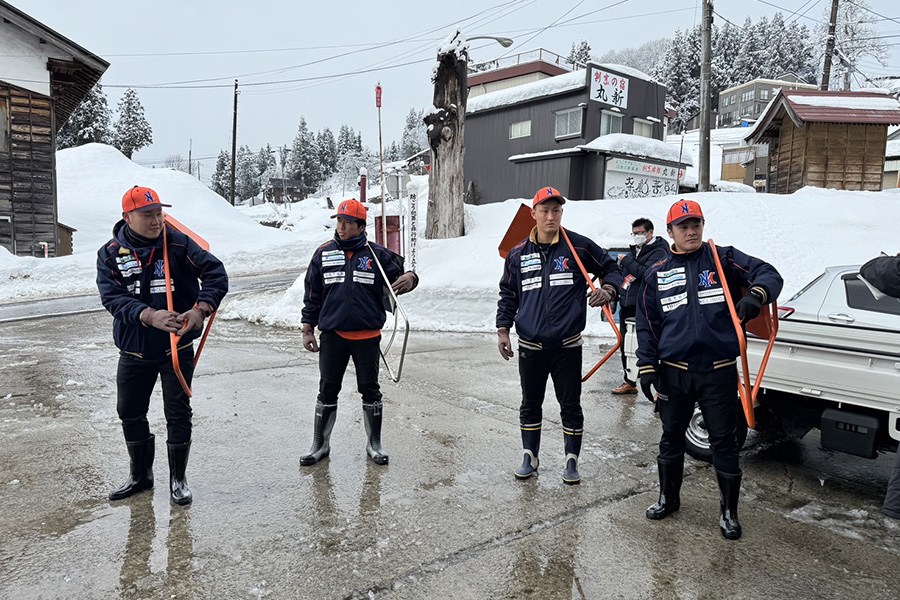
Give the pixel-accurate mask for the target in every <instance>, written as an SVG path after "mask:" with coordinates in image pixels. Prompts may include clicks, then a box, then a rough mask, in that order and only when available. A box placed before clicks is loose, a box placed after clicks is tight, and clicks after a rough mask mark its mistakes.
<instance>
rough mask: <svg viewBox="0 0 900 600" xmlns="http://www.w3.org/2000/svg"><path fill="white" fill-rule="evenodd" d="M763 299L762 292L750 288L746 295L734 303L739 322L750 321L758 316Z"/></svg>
mask: <svg viewBox="0 0 900 600" xmlns="http://www.w3.org/2000/svg"><path fill="white" fill-rule="evenodd" d="M763 300H765V296H764V295H763V292H761V291H760V290H758V289H756V288H750V291H749V292H747V295H746V296H744V297H743V298H741V299H740V300H738V303H737V304H735V305H734V309H735V311H736V312H737V316H738V319H740V320H741V323H746V322H747V321H752V320H753V319H755V318H756V317H758V316H759V311H760V310H762V303H763Z"/></svg>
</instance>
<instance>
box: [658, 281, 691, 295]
mask: <svg viewBox="0 0 900 600" xmlns="http://www.w3.org/2000/svg"><path fill="white" fill-rule="evenodd" d="M684 285H685V280H684V279H677V280H675V281H673V282H671V283H664V284H661V285H659V286H657V289H658V290H659V291H661V292H664V291H666V290H671V289H672V288H674V287H684Z"/></svg>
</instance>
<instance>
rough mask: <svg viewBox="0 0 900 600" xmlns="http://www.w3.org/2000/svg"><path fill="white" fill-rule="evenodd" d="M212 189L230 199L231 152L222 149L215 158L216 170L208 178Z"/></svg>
mask: <svg viewBox="0 0 900 600" xmlns="http://www.w3.org/2000/svg"><path fill="white" fill-rule="evenodd" d="M209 187H210V189H211V190H212V191H214V192H215V193H217V194H218V195H220V196H222V197H223V198H225V199H226V200H228V201H229V202H230V201H231V153H230V152H226V151H225V150H222V151H220V152H219V156H218V157H217V158H216V170H215V171H214V172H213V175H212V178H211V179H210V184H209Z"/></svg>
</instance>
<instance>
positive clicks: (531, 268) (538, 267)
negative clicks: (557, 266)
mask: <svg viewBox="0 0 900 600" xmlns="http://www.w3.org/2000/svg"><path fill="white" fill-rule="evenodd" d="M540 270H541V265H540V264H537V265H529V266H527V267H526V266H524V265H523V266H522V268H521V269H519V271H520V272H521V273H531V272H532V271H540Z"/></svg>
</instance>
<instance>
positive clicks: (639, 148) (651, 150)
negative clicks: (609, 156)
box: [578, 133, 693, 165]
mask: <svg viewBox="0 0 900 600" xmlns="http://www.w3.org/2000/svg"><path fill="white" fill-rule="evenodd" d="M578 147H579V148H581V149H582V150H587V151H593V152H615V153H617V154H628V155H631V156H638V157H641V158H655V159H657V160H664V161H668V162H673V163H677V162H678V159H679V151H678V148H677V147H676V146H675V145H673V144H667V143H666V142H663V141H661V140H654V139H652V138H645V137H643V136H640V135H632V134H630V133H613V134H610V135H601V136H600V137H598V138H596V139H594V140H593V141H591V142H588V143H587V144H583V145H581V146H578ZM681 163H682V164H685V165H692V164H693V162H692V160H691V157H690V155H689V154H687V153H685V154H683V155H681Z"/></svg>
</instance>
